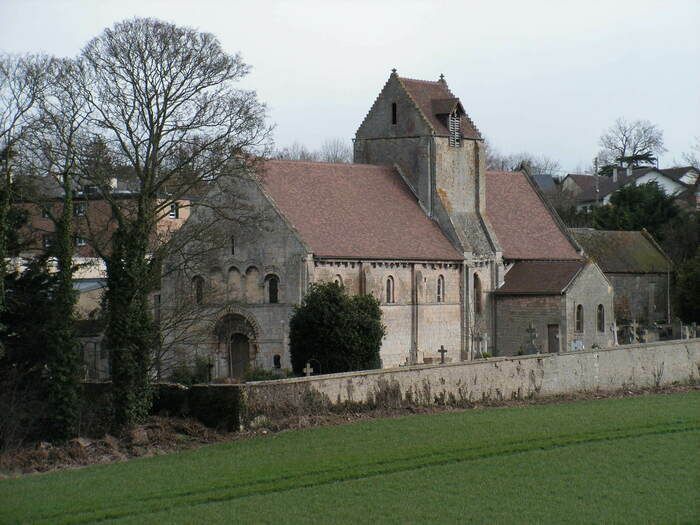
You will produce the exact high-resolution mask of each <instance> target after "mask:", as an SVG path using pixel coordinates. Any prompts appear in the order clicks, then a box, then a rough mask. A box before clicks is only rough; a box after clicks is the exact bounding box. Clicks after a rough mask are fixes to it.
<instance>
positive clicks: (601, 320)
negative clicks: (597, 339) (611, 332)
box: [597, 304, 605, 333]
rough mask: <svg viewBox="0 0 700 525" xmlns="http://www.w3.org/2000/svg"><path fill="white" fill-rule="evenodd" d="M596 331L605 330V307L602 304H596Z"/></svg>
mask: <svg viewBox="0 0 700 525" xmlns="http://www.w3.org/2000/svg"><path fill="white" fill-rule="evenodd" d="M597 325H598V331H599V332H601V333H602V332H605V307H604V306H603V305H602V304H599V305H598V322H597Z"/></svg>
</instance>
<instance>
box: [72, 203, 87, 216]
mask: <svg viewBox="0 0 700 525" xmlns="http://www.w3.org/2000/svg"><path fill="white" fill-rule="evenodd" d="M86 210H87V203H85V202H76V203H75V206H73V215H75V216H76V217H84V216H85V211H86Z"/></svg>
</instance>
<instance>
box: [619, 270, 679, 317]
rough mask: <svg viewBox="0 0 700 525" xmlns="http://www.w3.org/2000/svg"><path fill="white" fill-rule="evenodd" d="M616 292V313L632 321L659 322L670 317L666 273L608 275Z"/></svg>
mask: <svg viewBox="0 0 700 525" xmlns="http://www.w3.org/2000/svg"><path fill="white" fill-rule="evenodd" d="M606 277H607V278H608V279H609V280H610V282H611V283H612V285H613V288H614V290H615V311H616V312H618V311H620V312H621V313H622V311H624V310H627V311H628V312H629V313H628V314H627V315H629V316H630V317H631V318H632V319H635V320H637V322H641V321H648V322H653V321H659V320H665V319H666V318H667V317H668V314H667V310H668V297H667V293H668V292H667V290H668V276H667V275H666V274H665V273H647V274H635V273H608V274H606Z"/></svg>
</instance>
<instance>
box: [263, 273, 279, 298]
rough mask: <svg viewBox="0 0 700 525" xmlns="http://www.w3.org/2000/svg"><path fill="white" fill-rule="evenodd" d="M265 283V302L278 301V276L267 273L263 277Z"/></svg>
mask: <svg viewBox="0 0 700 525" xmlns="http://www.w3.org/2000/svg"><path fill="white" fill-rule="evenodd" d="M265 284H266V287H267V302H268V303H278V302H279V284H280V280H279V277H277V276H276V275H268V276H267V277H265Z"/></svg>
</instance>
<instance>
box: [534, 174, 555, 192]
mask: <svg viewBox="0 0 700 525" xmlns="http://www.w3.org/2000/svg"><path fill="white" fill-rule="evenodd" d="M532 180H534V181H535V184H537V186H538V187H539V189H540V190H542V191H551V190H554V189H556V187H557V185H556V182H554V177H552V176H551V175H549V174H547V173H535V174H533V175H532Z"/></svg>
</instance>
